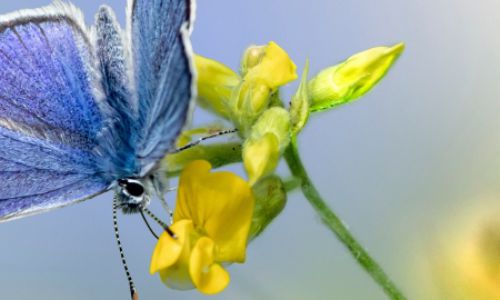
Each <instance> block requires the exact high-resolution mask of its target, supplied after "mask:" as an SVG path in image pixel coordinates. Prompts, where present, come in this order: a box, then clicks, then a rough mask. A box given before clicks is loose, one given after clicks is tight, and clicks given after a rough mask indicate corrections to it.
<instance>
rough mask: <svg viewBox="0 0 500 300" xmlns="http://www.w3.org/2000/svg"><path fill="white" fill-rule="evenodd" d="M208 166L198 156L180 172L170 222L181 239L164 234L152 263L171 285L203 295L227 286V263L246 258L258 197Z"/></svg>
mask: <svg viewBox="0 0 500 300" xmlns="http://www.w3.org/2000/svg"><path fill="white" fill-rule="evenodd" d="M210 169H211V166H210V164H209V163H208V162H206V161H200V160H198V161H194V162H192V163H191V164H189V165H188V166H187V167H186V168H185V169H184V171H183V172H182V175H181V177H180V181H179V191H178V196H177V204H176V209H175V213H174V223H173V224H172V226H171V229H172V231H173V232H174V233H175V235H176V237H177V238H176V239H174V238H172V237H171V236H170V235H168V234H167V233H163V234H162V235H161V236H160V239H159V240H158V244H157V245H156V248H155V250H154V253H153V256H152V259H151V266H150V272H151V274H154V273H156V272H159V273H160V278H161V280H162V281H163V282H164V283H165V284H166V285H167V286H169V287H172V288H175V289H191V288H195V287H196V288H197V289H198V290H199V291H200V292H202V293H204V294H215V293H218V292H221V291H222V290H223V289H224V288H225V287H226V286H227V285H228V284H229V273H228V272H227V271H226V270H225V269H224V268H223V264H226V263H235V262H239V263H241V262H244V261H245V249H246V245H247V241H248V232H249V229H250V224H251V220H252V214H253V209H254V201H255V200H254V196H253V193H252V191H251V188H250V186H249V185H248V183H247V182H246V181H244V180H243V179H242V178H240V177H238V176H236V175H234V174H232V173H229V172H215V173H210Z"/></svg>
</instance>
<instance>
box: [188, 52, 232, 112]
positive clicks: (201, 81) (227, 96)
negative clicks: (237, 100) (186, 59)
mask: <svg viewBox="0 0 500 300" xmlns="http://www.w3.org/2000/svg"><path fill="white" fill-rule="evenodd" d="M195 64H196V70H197V72H198V102H199V104H200V105H201V106H202V107H204V108H206V109H209V110H211V111H213V112H215V113H217V114H218V115H220V116H222V117H225V118H228V117H229V116H230V112H229V103H230V100H231V97H232V93H233V91H234V90H235V88H236V87H237V86H238V85H239V84H240V81H241V78H240V76H239V75H238V74H236V73H235V72H234V71H232V70H231V69H230V68H228V67H227V66H225V65H223V64H221V63H219V62H217V61H215V60H212V59H208V58H205V57H203V56H200V55H196V56H195Z"/></svg>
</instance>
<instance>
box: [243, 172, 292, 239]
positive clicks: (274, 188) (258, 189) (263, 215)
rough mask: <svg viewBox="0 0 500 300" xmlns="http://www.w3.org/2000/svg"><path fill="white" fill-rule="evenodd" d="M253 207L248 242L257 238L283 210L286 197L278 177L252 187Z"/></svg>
mask: <svg viewBox="0 0 500 300" xmlns="http://www.w3.org/2000/svg"><path fill="white" fill-rule="evenodd" d="M252 189H253V192H254V195H255V207H254V211H253V217H252V225H251V226H250V232H249V238H250V240H252V239H254V238H256V237H257V236H259V235H260V234H261V233H262V232H263V231H264V229H266V227H267V226H268V225H269V224H271V222H272V221H273V220H274V219H275V218H276V217H277V216H278V215H279V214H280V213H281V212H282V211H283V208H285V205H286V200H287V195H286V191H285V187H284V185H283V182H282V181H281V179H280V178H279V177H278V176H269V177H266V178H264V179H262V180H260V181H259V182H257V183H256V184H255V185H254V186H253V187H252Z"/></svg>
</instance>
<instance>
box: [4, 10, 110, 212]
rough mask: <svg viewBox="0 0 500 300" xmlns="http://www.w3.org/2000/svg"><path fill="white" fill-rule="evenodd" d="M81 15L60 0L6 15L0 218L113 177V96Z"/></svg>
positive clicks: (60, 200) (97, 187) (89, 190)
mask: <svg viewBox="0 0 500 300" xmlns="http://www.w3.org/2000/svg"><path fill="white" fill-rule="evenodd" d="M82 20H83V18H82V17H81V15H80V14H78V12H77V10H76V9H75V8H74V7H72V6H69V5H67V4H63V3H61V2H56V3H55V4H53V5H51V6H48V7H46V8H43V9H37V10H24V11H19V12H16V13H14V14H10V15H6V16H3V17H1V18H0V182H1V183H2V184H1V186H0V221H5V220H8V219H12V218H17V217H21V216H25V215H29V214H34V213H38V212H42V211H46V210H49V209H52V208H56V207H60V206H64V205H68V204H71V203H74V202H77V201H80V200H84V199H87V198H89V197H92V196H93V195H96V194H98V193H101V192H103V191H104V190H105V189H107V187H108V186H109V184H110V180H109V178H107V179H105V177H104V176H103V171H102V168H101V167H100V166H101V165H102V164H103V158H102V156H100V155H99V139H100V132H101V131H102V128H103V126H104V118H103V116H102V113H101V111H102V110H103V109H104V106H105V105H106V104H105V103H104V101H102V100H101V101H99V99H101V98H102V97H101V96H100V95H101V94H102V91H101V85H100V79H99V78H98V76H96V75H95V74H98V72H96V71H95V70H94V69H93V66H95V65H96V64H95V61H94V59H93V53H92V50H91V49H92V45H91V41H90V40H89V38H88V36H87V34H86V32H85V27H84V26H83V25H82V24H83V21H82Z"/></svg>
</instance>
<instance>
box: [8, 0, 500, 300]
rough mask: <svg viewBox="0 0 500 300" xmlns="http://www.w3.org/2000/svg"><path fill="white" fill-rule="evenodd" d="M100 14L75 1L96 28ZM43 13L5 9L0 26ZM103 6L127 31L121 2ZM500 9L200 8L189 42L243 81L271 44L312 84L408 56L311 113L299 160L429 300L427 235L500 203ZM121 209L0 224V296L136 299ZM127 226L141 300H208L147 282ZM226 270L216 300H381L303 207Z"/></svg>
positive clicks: (274, 4) (130, 220) (257, 1)
mask: <svg viewBox="0 0 500 300" xmlns="http://www.w3.org/2000/svg"><path fill="white" fill-rule="evenodd" d="M103 1H106V0H85V1H84V0H74V1H73V2H74V3H75V4H76V5H77V6H79V7H80V8H81V9H82V10H83V12H84V13H85V16H86V20H87V22H88V24H90V23H91V22H93V15H94V13H95V12H96V11H97V9H98V7H99V5H100V4H102V2H103ZM49 2H50V1H48V0H44V1H42V0H39V1H37V0H29V1H28V0H23V1H9V2H6V1H2V3H1V4H0V13H7V12H10V11H12V10H16V9H21V8H33V7H38V6H42V5H45V4H48V3H49ZM106 2H107V4H108V5H111V6H112V7H113V8H114V10H115V11H116V13H117V16H118V18H119V20H120V22H121V23H122V24H125V1H124V0H122V1H113V3H110V0H107V1H106ZM499 9H500V2H498V1H496V0H482V1H480V2H474V1H466V0H432V1H431V0H419V1H417V0H410V1H398V0H380V1H370V0H351V1H344V0H316V1H301V0H265V1H264V0H253V1H230V0H210V1H206V0H201V1H199V3H198V10H197V22H196V26H195V31H194V35H193V44H194V49H195V51H196V52H198V53H200V54H203V55H205V56H208V57H211V58H215V59H217V60H220V61H222V62H224V63H226V64H227V65H229V66H231V67H233V68H235V69H236V68H237V67H238V62H239V58H240V55H241V53H242V51H243V50H244V49H245V48H246V47H247V46H249V45H250V44H264V43H267V42H268V41H270V40H274V41H276V42H277V43H278V44H279V45H281V46H282V47H283V48H284V49H286V50H287V51H288V53H289V54H290V56H291V57H292V59H294V61H295V62H296V63H297V65H298V66H299V72H301V71H302V67H303V65H304V62H305V60H306V58H310V59H311V71H312V73H316V72H318V71H319V70H321V69H322V68H324V67H327V66H330V65H333V64H335V63H337V62H339V61H341V60H343V59H345V58H347V57H348V56H350V55H352V54H354V53H356V52H359V51H362V50H365V49H367V48H371V47H374V46H379V45H392V44H395V43H397V42H400V41H403V42H405V43H406V45H407V47H406V51H405V53H404V54H403V55H402V57H401V58H400V60H399V61H398V63H397V64H396V66H395V67H394V68H393V70H392V71H391V72H390V73H389V74H388V76H387V77H386V78H385V79H384V80H383V81H382V82H381V83H380V84H379V86H377V87H376V88H375V89H374V90H373V91H372V92H371V93H369V94H368V95H367V96H365V97H364V98H363V99H362V100H361V101H359V102H355V103H353V104H350V105H347V106H345V107H341V108H339V109H336V110H334V111H329V112H326V113H321V114H318V115H315V116H314V117H313V118H312V119H311V121H310V122H309V124H308V125H307V127H306V129H305V130H304V132H303V133H302V135H301V136H300V149H301V151H302V155H303V158H304V162H305V164H306V166H307V168H308V169H309V171H310V173H311V176H312V178H313V180H314V182H315V183H316V184H317V187H318V189H319V190H320V191H321V193H322V194H323V195H324V196H325V198H326V199H328V202H329V204H330V205H331V206H332V207H333V208H334V209H335V211H336V212H337V213H338V214H339V215H340V216H341V217H342V218H343V220H344V222H345V223H346V224H348V225H349V228H350V229H351V230H352V232H353V233H354V234H355V235H356V236H357V237H358V238H359V240H360V242H361V243H362V244H363V245H364V246H365V247H366V248H367V249H368V250H369V252H370V253H371V254H372V255H373V256H374V257H375V258H376V259H377V260H378V261H379V262H380V263H381V265H382V266H383V267H384V269H385V270H386V271H387V273H388V274H389V275H390V276H391V277H392V278H393V279H394V280H395V281H396V282H397V283H398V285H399V286H400V287H401V288H402V289H403V290H404V291H405V293H406V294H408V295H409V297H410V298H411V299H421V298H422V296H421V295H420V294H419V289H418V288H415V282H416V281H417V279H416V275H414V272H415V270H414V269H415V267H414V266H415V261H416V260H417V261H418V258H419V257H420V256H421V252H422V249H424V248H427V247H429V246H430V245H429V243H432V241H431V240H432V239H430V238H429V237H430V236H432V234H433V233H434V232H436V230H437V229H438V228H439V227H440V226H441V224H442V223H443V222H447V220H450V221H452V220H453V216H454V214H455V212H456V211H460V210H462V208H463V207H466V206H470V205H479V206H481V205H482V202H481V199H482V197H483V196H484V197H490V198H491V197H493V198H494V199H496V198H495V197H496V195H499V192H500V190H499V188H500V176H499V175H500V174H499V170H500V134H499V132H500V97H499V96H500V84H499V74H500V51H499V50H498V49H500V35H499V34H498V28H500V21H499V19H498V11H499ZM295 87H296V85H292V86H290V87H288V88H287V89H286V90H285V96H289V95H291V94H292V93H293V91H294V89H295ZM283 170H284V174H286V169H283ZM48 184H50V183H48ZM111 198H112V195H111V194H106V195H103V196H100V197H97V198H96V199H93V200H91V201H87V202H85V203H82V204H78V205H75V206H72V207H68V208H64V209H61V210H57V211H53V212H50V213H46V214H42V215H38V216H34V217H29V218H25V219H21V220H16V221H13V222H9V223H5V224H1V225H0V241H1V247H0V283H1V284H0V286H1V295H2V296H1V297H2V298H3V299H38V300H44V299H93V300H97V299H127V297H128V288H127V283H126V280H125V276H124V274H123V270H122V267H121V265H120V259H119V256H118V251H117V249H116V245H115V240H114V235H113V228H112V219H111ZM485 205H486V204H485ZM120 222H121V232H122V235H123V238H122V240H123V243H124V246H125V251H126V255H127V257H128V262H129V266H130V268H131V270H132V272H133V275H134V277H135V280H136V285H137V287H138V288H139V293H140V295H141V299H201V298H203V296H201V295H200V294H199V293H197V292H196V291H193V292H176V291H172V290H169V289H167V288H166V287H164V286H163V285H162V284H161V283H160V280H159V278H158V277H157V276H151V275H149V272H148V269H149V259H150V255H151V253H152V250H153V247H154V245H155V241H154V240H153V238H152V237H151V235H150V234H149V233H148V232H147V231H146V228H145V227H144V225H143V224H142V221H141V220H140V217H138V216H122V217H121V218H120ZM436 251H438V250H436ZM230 272H231V278H232V282H231V284H230V286H229V288H228V289H227V290H226V291H224V292H223V293H222V294H220V295H217V296H214V297H211V298H213V299H333V298H335V299H385V296H384V294H383V293H382V292H381V290H380V289H379V288H378V287H377V286H376V285H375V284H374V283H373V282H372V280H371V279H370V278H369V277H368V276H367V275H366V274H365V273H364V272H363V271H362V270H361V269H360V268H359V267H358V265H356V263H355V262H354V260H353V259H352V258H351V256H350V254H348V253H347V252H346V251H345V250H344V248H343V246H342V245H341V244H340V243H339V242H337V240H336V239H335V238H334V237H333V236H332V234H331V233H330V232H329V231H328V230H327V229H326V228H325V227H323V225H322V224H321V223H320V221H319V220H318V218H317V217H316V216H315V214H314V212H313V210H312V209H311V208H310V206H309V205H308V204H307V202H306V201H305V200H304V198H303V196H302V195H301V194H300V193H295V194H293V195H291V196H290V198H289V202H288V205H287V207H286V209H285V211H284V212H283V214H282V215H281V216H280V217H279V218H278V219H277V220H276V221H275V222H274V223H273V224H272V225H271V226H270V227H269V229H268V230H267V231H266V232H265V233H264V234H263V235H262V236H261V237H260V238H259V239H257V240H256V241H254V242H253V243H252V244H251V245H250V246H249V249H248V256H247V262H246V263H245V264H243V265H233V266H232V267H230Z"/></svg>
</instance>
